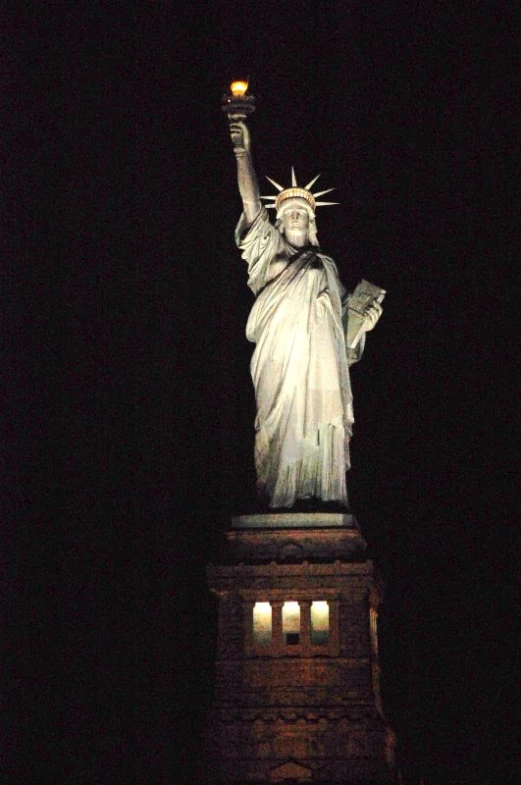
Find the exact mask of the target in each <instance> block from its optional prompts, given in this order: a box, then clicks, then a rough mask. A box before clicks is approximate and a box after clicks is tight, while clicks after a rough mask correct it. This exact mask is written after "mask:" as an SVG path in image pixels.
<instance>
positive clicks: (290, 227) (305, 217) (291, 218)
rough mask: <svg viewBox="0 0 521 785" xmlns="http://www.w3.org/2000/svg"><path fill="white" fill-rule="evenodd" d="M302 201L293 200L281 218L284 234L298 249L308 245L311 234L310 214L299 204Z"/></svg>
mask: <svg viewBox="0 0 521 785" xmlns="http://www.w3.org/2000/svg"><path fill="white" fill-rule="evenodd" d="M289 201H290V200H288V202H289ZM300 201H301V200H297V199H293V200H291V203H289V204H288V206H287V207H286V208H285V209H284V210H283V212H282V216H281V218H282V228H283V230H284V234H285V235H286V237H287V238H288V240H289V242H290V243H291V244H292V245H295V246H296V247H297V248H298V247H300V246H303V245H306V243H307V241H308V233H309V212H308V210H307V209H306V207H304V206H303V205H301V204H300V203H299V202H300Z"/></svg>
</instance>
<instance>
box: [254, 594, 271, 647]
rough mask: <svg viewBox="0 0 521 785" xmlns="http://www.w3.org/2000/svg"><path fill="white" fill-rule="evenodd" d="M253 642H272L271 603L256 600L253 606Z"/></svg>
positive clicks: (267, 643) (264, 643)
mask: <svg viewBox="0 0 521 785" xmlns="http://www.w3.org/2000/svg"><path fill="white" fill-rule="evenodd" d="M253 642H254V643H255V644H256V645H257V646H269V645H270V644H271V605H270V604H269V602H256V603H255V605H254V606H253Z"/></svg>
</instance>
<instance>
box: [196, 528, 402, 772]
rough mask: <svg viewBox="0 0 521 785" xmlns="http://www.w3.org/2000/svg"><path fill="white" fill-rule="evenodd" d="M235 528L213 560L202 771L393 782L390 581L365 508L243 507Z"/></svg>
mask: <svg viewBox="0 0 521 785" xmlns="http://www.w3.org/2000/svg"><path fill="white" fill-rule="evenodd" d="M226 537H227V550H226V553H225V554H224V556H223V558H222V559H221V560H220V563H219V564H212V565H210V566H209V567H208V580H209V584H210V588H211V590H212V591H213V592H214V593H215V594H216V596H217V598H218V601H219V621H218V653H217V684H216V694H215V705H214V709H213V712H212V716H211V718H210V723H209V732H208V734H207V737H206V744H205V749H204V755H205V757H206V765H205V766H204V767H203V768H204V769H205V774H204V776H203V778H202V779H203V781H205V782H212V783H219V785H231V783H281V782H286V783H289V782H321V783H345V785H347V784H348V783H353V784H354V783H389V782H392V781H393V770H394V761H393V752H394V734H393V732H392V730H391V728H390V727H389V725H388V723H387V721H386V719H385V717H384V715H383V712H382V705H381V698H380V687H379V680H380V667H379V663H378V642H377V615H378V606H379V604H380V602H381V600H382V585H381V582H380V581H379V579H378V576H377V575H376V573H375V569H374V567H373V564H372V563H371V562H370V561H368V560H367V558H366V543H365V541H364V539H363V537H362V535H361V534H360V530H359V528H358V525H357V522H356V520H355V518H354V517H353V516H352V515H340V514H333V513H329V514H319V513H312V514H291V513H287V514H280V515H262V516H260V515H253V516H242V517H240V518H235V519H233V520H232V525H231V528H230V529H229V530H228V532H227V534H226Z"/></svg>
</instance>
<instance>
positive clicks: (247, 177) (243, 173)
mask: <svg viewBox="0 0 521 785" xmlns="http://www.w3.org/2000/svg"><path fill="white" fill-rule="evenodd" d="M230 135H231V137H232V143H233V152H234V153H235V157H236V159H237V181H238V184H239V193H240V195H241V199H242V205H243V210H244V215H245V217H246V222H247V223H248V225H251V224H252V223H253V222H254V220H255V218H256V217H257V215H258V214H259V213H260V210H261V200H260V195H259V184H258V182H257V175H256V174H255V169H254V168H253V161H252V158H251V149H250V133H249V131H248V127H247V126H246V124H245V123H244V122H242V120H237V121H234V120H233V118H232V122H231V123H230Z"/></svg>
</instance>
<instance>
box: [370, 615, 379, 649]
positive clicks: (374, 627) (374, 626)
mask: <svg viewBox="0 0 521 785" xmlns="http://www.w3.org/2000/svg"><path fill="white" fill-rule="evenodd" d="M369 621H370V626H371V642H372V644H373V650H374V653H375V654H378V612H377V611H376V610H375V609H374V608H371V610H370V611H369Z"/></svg>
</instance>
